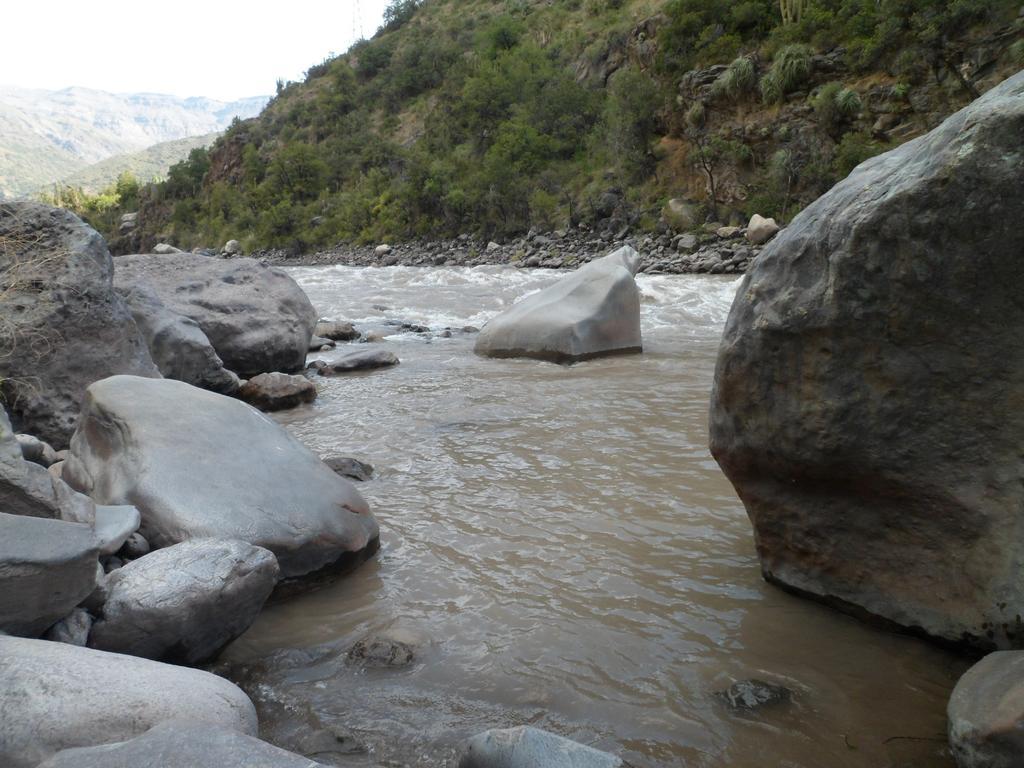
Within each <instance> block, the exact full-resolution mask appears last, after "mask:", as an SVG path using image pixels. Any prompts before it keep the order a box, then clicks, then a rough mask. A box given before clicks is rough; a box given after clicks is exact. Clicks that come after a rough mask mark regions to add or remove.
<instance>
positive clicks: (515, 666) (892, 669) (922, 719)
mask: <svg viewBox="0 0 1024 768" xmlns="http://www.w3.org/2000/svg"><path fill="white" fill-rule="evenodd" d="M293 275H294V276H295V277H296V279H298V280H299V282H300V283H301V284H302V285H303V287H304V288H305V289H306V290H307V292H308V293H309V295H310V298H311V299H312V301H313V303H314V305H315V306H316V307H317V308H318V310H319V311H320V312H321V313H322V314H323V315H324V316H325V317H331V318H337V319H350V320H356V321H359V324H360V326H361V327H363V328H368V327H380V328H384V329H385V330H390V331H393V330H394V329H393V328H388V327H387V326H384V325H383V324H384V323H385V322H386V321H388V320H399V321H411V322H416V323H422V324H424V325H428V326H430V327H432V328H433V329H435V330H440V329H442V328H444V327H445V326H452V327H461V326H464V325H467V324H473V325H477V326H479V325H482V324H483V322H484V321H485V320H486V318H487V317H489V316H491V315H493V314H494V313H495V312H497V311H499V310H500V309H501V308H502V307H505V306H508V305H509V304H510V303H511V302H513V301H514V300H516V299H517V298H520V297H521V296H523V295H524V294H526V293H528V292H530V291H532V290H536V289H539V288H541V287H543V286H544V285H547V284H549V283H550V282H551V281H552V280H554V279H556V278H557V277H558V275H557V273H552V272H550V271H532V272H531V271H516V270H513V269H508V268H499V267H487V268H477V269H472V270H470V269H456V268H451V269H449V268H438V269H429V270H422V269H421V270H416V269H412V268H402V267H393V268H385V269H355V268H343V267H325V268H302V269H295V270H293ZM639 283H640V286H641V290H642V293H643V330H644V343H645V347H646V351H645V353H644V354H643V355H642V356H630V357H624V358H615V359H607V360H599V361H592V362H588V363H584V364H581V365H577V366H573V367H560V366H556V365H550V364H546V363H539V362H532V361H522V360H501V361H497V360H486V359H480V358H477V357H475V356H474V355H473V353H472V344H473V337H472V336H471V335H464V334H461V333H456V334H454V335H453V337H452V338H450V339H444V338H436V337H434V338H430V339H427V338H424V337H423V336H417V335H415V334H405V335H402V334H399V335H397V336H392V337H391V338H390V339H389V340H388V341H387V342H385V343H387V344H388V345H389V347H390V348H391V349H393V350H394V351H395V352H396V353H397V354H398V356H399V357H400V358H401V360H402V364H401V365H400V366H398V367H397V368H394V369H390V370H386V371H380V372H372V373H367V374H363V375H357V376H352V377H348V378H337V379H323V380H321V381H320V382H319V384H320V398H319V400H318V401H317V402H316V403H315V404H314V405H312V406H309V407H306V408H303V409H300V410H297V411H293V412H290V413H288V414H287V415H285V416H282V417H281V420H282V421H283V422H284V423H286V424H287V425H288V427H289V428H290V429H292V430H293V431H294V432H295V433H296V434H297V435H299V436H300V437H301V438H302V439H303V440H304V441H305V442H306V443H307V444H308V445H310V446H311V447H312V448H313V449H314V450H316V451H318V452H319V453H321V454H325V455H326V454H340V455H348V456H356V457H358V458H361V459H363V460H366V461H369V462H371V463H372V464H374V465H375V466H376V468H377V477H376V478H375V479H374V480H373V481H371V482H369V483H365V484H363V485H361V486H360V489H361V491H362V492H363V493H364V495H365V496H366V497H367V498H368V500H369V501H370V502H371V504H372V505H373V508H374V512H375V514H376V515H377V518H378V520H379V521H380V526H381V531H382V536H381V542H382V548H381V552H380V554H379V555H378V556H377V557H376V558H375V559H374V560H372V561H371V562H369V563H367V564H366V565H364V566H363V567H362V568H361V569H360V570H358V571H357V572H355V573H354V574H352V575H350V576H349V577H347V578H345V579H344V580H342V581H340V582H338V583H336V584H334V585H331V586H329V587H326V588H323V589H321V590H318V591H315V592H312V593H309V594H306V595H303V596H299V597H293V598H289V599H287V600H283V601H279V602H277V603H275V604H273V605H271V606H270V607H268V608H267V609H266V610H265V611H264V612H263V614H262V615H261V616H260V618H259V619H258V620H257V622H256V624H255V625H254V627H253V628H252V629H251V630H250V631H249V632H248V633H247V634H246V635H245V636H244V637H242V638H241V639H240V640H239V641H237V642H236V643H235V644H234V645H233V646H232V647H231V649H229V651H228V653H227V658H228V659H229V660H231V661H236V662H244V661H251V660H254V659H259V658H261V657H264V656H266V655H267V654H270V653H272V652H274V651H277V650H279V649H295V648H309V647H312V646H321V648H320V649H319V651H330V652H329V653H319V652H318V653H317V654H315V655H309V656H308V657H307V656H302V655H299V656H298V657H296V655H295V654H291V655H289V654H285V655H282V656H278V657H277V658H278V660H277V661H274V662H272V663H271V664H270V665H269V666H270V671H269V672H267V673H265V674H263V675H261V676H260V677H259V678H258V680H259V683H260V695H261V696H262V697H264V698H265V699H267V700H277V701H283V702H287V703H288V704H289V706H292V707H293V708H294V707H298V708H300V709H301V708H304V707H308V708H309V709H310V710H311V711H313V712H314V713H316V715H317V716H319V718H320V719H321V720H322V721H323V722H324V723H327V724H329V725H332V726H336V727H341V728H345V729H347V730H348V731H350V732H351V733H352V735H353V737H354V739H355V740H356V741H357V742H358V743H359V744H361V745H363V746H364V747H365V749H366V753H365V754H362V755H358V754H357V755H355V756H352V757H349V758H348V762H345V763H344V764H345V765H393V766H405V765H408V766H442V765H447V764H449V761H450V758H451V755H452V754H453V749H454V745H455V744H457V742H458V741H459V740H460V739H462V738H464V737H466V736H468V735H471V734H472V733H476V732H478V731H480V730H483V729H485V728H490V727H504V726H509V725H513V724H522V723H530V724H534V725H537V726H539V727H543V728H547V729H550V730H553V731H557V732H560V733H563V734H566V735H568V736H571V737H572V738H575V739H577V740H579V741H583V742H585V743H588V744H592V745H594V746H597V747H599V748H602V749H607V750H610V751H613V752H616V753H618V754H620V755H622V756H623V757H624V758H625V759H627V760H629V761H630V762H632V763H633V764H634V765H636V766H638V767H639V766H684V765H685V766H730V767H731V768H754V767H755V766H756V767H757V768H764V766H793V767H799V768H822V767H826V766H827V767H829V768H841V767H844V766H849V767H851V768H853V767H855V766H856V767H858V768H859V767H862V766H863V767H867V766H870V767H871V768H880V767H883V766H915V767H917V766H936V767H940V766H941V767H943V768H948V767H949V766H951V765H952V762H951V760H950V759H949V758H948V756H947V755H946V751H945V747H944V743H943V742H944V732H945V704H946V699H947V697H948V695H949V691H950V689H951V688H952V686H953V684H954V682H955V680H956V678H957V677H958V675H959V674H960V672H962V671H963V669H965V667H966V663H965V662H963V661H962V660H959V659H957V658H956V657H954V656H951V655H949V654H947V653H945V652H943V651H940V650H937V649H935V648H933V647H930V646H929V645H927V644H925V643H923V642H921V641H919V640H915V639H911V638H908V637H903V636H899V635H894V634H889V633H885V632H882V631H879V630H877V629H874V628H870V627H866V626H864V625H862V624H860V623H858V622H856V621H854V620H852V619H850V618H847V617H845V616H842V615H840V614H837V613H834V612H832V611H831V610H829V609H827V608H824V607H821V606H819V605H816V604H813V603H810V602H806V601H803V600H799V599H797V598H794V597H791V596H789V595H787V594H784V593H782V592H781V591H779V590H777V589H775V588H773V587H770V586H768V585H766V584H765V583H763V582H762V580H761V577H760V572H759V569H758V564H757V559H756V556H755V553H754V547H753V540H752V536H751V529H750V525H749V522H748V520H747V518H746V515H745V513H744V511H743V508H742V506H741V505H740V503H739V501H738V500H737V498H736V496H735V494H734V492H733V490H732V487H731V486H730V485H729V483H728V481H727V480H726V479H725V478H724V476H723V475H722V474H721V472H720V471H719V469H718V467H717V465H716V464H715V462H714V461H713V460H712V459H711V457H710V455H709V454H708V450H707V447H706V446H707V407H708V394H709V391H710V387H711V380H712V374H713V369H714V359H715V353H716V349H717V345H718V339H719V335H720V332H721V327H722V324H723V323H724V321H725V318H726V315H727V314H728V308H729V304H730V302H731V299H732V295H733V293H734V291H735V288H736V280H735V278H719V277H713V276H663V277H662V276H641V278H640V280H639ZM374 305H382V306H385V307H387V309H384V310H382V309H374V308H373V306H374ZM319 356H321V357H324V358H325V359H329V358H330V356H331V355H329V354H321V355H319ZM394 629H400V630H403V631H406V632H409V633H412V634H413V635H415V636H418V637H419V638H421V639H422V641H423V643H422V645H421V647H420V648H419V650H418V656H417V658H416V661H415V663H414V664H413V665H412V666H410V667H407V668H405V669H394V670H392V669H384V670H380V669H365V668H363V667H360V666H358V665H354V664H352V663H349V662H347V661H346V659H345V656H344V653H342V652H344V651H345V650H347V649H348V648H349V647H350V646H351V645H352V644H353V643H354V642H355V641H357V640H359V639H360V638H362V637H365V636H367V635H368V634H373V633H375V632H381V631H386V630H394ZM751 677H753V678H759V679H762V680H767V681H770V682H775V683H779V684H782V685H785V686H787V687H788V688H790V689H791V690H792V691H793V692H794V699H793V702H792V703H791V704H789V705H782V706H779V707H776V708H774V709H767V710H764V711H763V712H762V713H760V714H758V715H756V716H746V717H742V716H738V715H735V714H731V713H730V712H729V711H727V710H726V708H725V707H724V706H723V705H722V704H721V702H720V701H719V700H718V699H717V698H716V697H714V696H713V695H712V694H713V692H714V691H717V690H721V689H723V688H725V687H727V686H728V685H729V684H730V683H732V682H733V681H735V680H742V679H745V678H751ZM269 725H273V724H269Z"/></svg>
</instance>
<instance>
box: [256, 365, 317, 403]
mask: <svg viewBox="0 0 1024 768" xmlns="http://www.w3.org/2000/svg"><path fill="white" fill-rule="evenodd" d="M238 397H239V398H240V399H242V400H244V401H245V402H247V403H249V405H252V406H255V407H256V408H259V409H260V410H261V411H282V410H285V409H286V408H295V407H296V406H298V405H302V404H303V403H312V402H313V401H314V400H316V384H314V383H313V382H312V381H310V380H309V379H307V378H306V377H305V376H293V375H291V374H289V373H261V374H260V375H259V376H253V377H252V378H251V379H249V380H248V381H247V382H245V384H244V385H243V386H242V388H241V389H239V390H238Z"/></svg>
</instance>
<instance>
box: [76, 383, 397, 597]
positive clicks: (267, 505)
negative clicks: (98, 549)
mask: <svg viewBox="0 0 1024 768" xmlns="http://www.w3.org/2000/svg"><path fill="white" fill-rule="evenodd" d="M197 457H199V460H197ZM64 477H65V478H66V479H67V480H68V482H70V483H71V484H72V485H73V486H75V487H77V488H79V489H80V490H82V491H83V492H84V493H88V494H89V495H90V496H92V497H93V498H94V499H96V500H98V501H100V502H104V503H113V504H134V505H135V506H136V507H137V508H138V509H139V511H140V512H141V513H142V526H141V528H140V532H141V533H142V535H143V536H145V538H146V539H147V540H148V541H149V542H150V544H152V545H153V546H154V548H160V547H167V546H170V545H171V544H176V543H178V542H180V541H186V540H189V539H198V538H220V539H239V540H241V541H247V542H249V543H250V544H255V545H257V546H261V547H264V548H266V549H269V550H270V551H271V552H273V553H274V554H275V555H276V556H277V559H278V562H279V563H280V565H281V573H282V576H284V577H292V576H300V575H302V574H306V573H309V572H312V571H315V570H318V569H320V568H323V567H325V566H329V565H332V564H334V563H336V562H337V561H339V560H340V559H342V558H343V556H345V555H348V554H353V553H359V554H368V553H369V552H372V550H373V549H375V547H376V542H377V534H378V531H377V523H376V521H375V520H374V519H373V516H372V515H371V514H370V511H369V507H368V505H367V504H366V502H365V501H364V500H363V498H362V497H361V496H360V495H359V493H358V491H356V490H355V487H354V486H353V485H352V483H350V482H349V481H347V480H345V479H343V478H341V477H338V476H337V475H336V474H335V473H334V472H332V471H331V470H330V468H329V467H327V466H326V465H325V464H324V463H323V462H322V461H320V459H319V458H317V457H316V456H315V455H314V454H313V453H311V452H310V451H309V450H308V449H307V448H306V447H305V446H304V445H302V444H301V443H300V442H299V441H298V440H296V439H295V438H294V437H292V435H291V434H290V433H288V431H287V430H285V429H283V428H282V427H281V426H279V425H278V424H276V423H275V422H274V421H272V420H271V419H270V418H268V417H267V416H265V415H264V414H262V413H260V412H259V411H257V410H256V409H254V408H252V407H250V406H248V405H246V404H245V403H242V402H240V401H238V400H234V399H232V398H229V397H224V396H223V395H217V394H215V393H213V392H207V391H205V390H201V389H197V388H196V387H191V386H189V385H188V384H184V383H182V382H180V381H172V380H170V379H163V380H148V379H142V378H139V377H134V376H114V377H112V378H109V379H105V380H103V381H100V382H97V383H95V384H93V385H92V386H91V387H89V390H88V392H87V394H86V399H85V403H84V404H83V409H82V419H81V422H80V423H79V427H78V430H77V431H76V432H75V436H74V438H73V439H72V443H71V454H70V456H69V457H68V459H67V461H66V462H65V467H64ZM346 559H347V558H346Z"/></svg>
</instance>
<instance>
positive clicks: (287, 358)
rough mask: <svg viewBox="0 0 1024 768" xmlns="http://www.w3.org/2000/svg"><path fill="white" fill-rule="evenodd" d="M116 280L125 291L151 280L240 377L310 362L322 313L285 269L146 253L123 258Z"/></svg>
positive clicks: (162, 298)
mask: <svg viewBox="0 0 1024 768" xmlns="http://www.w3.org/2000/svg"><path fill="white" fill-rule="evenodd" d="M114 280H115V282H116V285H117V287H118V290H121V291H128V290H129V289H130V288H131V287H133V286H148V287H149V288H150V289H152V290H153V291H154V292H155V293H156V295H157V296H158V297H159V299H160V301H161V302H163V304H164V306H165V307H167V309H169V310H171V311H172V312H174V313H176V314H179V315H184V316H185V317H188V318H191V319H192V320H194V321H195V322H196V323H198V324H199V327H200V328H201V329H202V331H203V333H205V334H206V337H207V338H208V339H209V340H210V343H211V344H213V348H214V349H215V350H216V352H217V355H219V356H220V359H221V360H222V361H223V362H224V366H225V367H226V368H228V369H229V370H232V371H234V372H235V373H237V374H238V375H239V376H243V377H246V378H247V377H249V376H255V375H257V374H260V373H268V372H271V371H285V372H290V371H296V370H300V369H301V368H302V366H303V365H304V364H305V361H306V351H307V350H308V348H309V340H310V338H311V337H312V335H313V329H314V327H316V320H317V314H316V311H315V310H314V309H313V305H312V304H310V303H309V299H308V298H307V297H306V294H305V293H303V291H302V289H301V288H300V287H299V286H298V284H297V283H296V282H295V281H294V280H292V279H291V278H290V277H289V276H288V275H287V274H285V273H284V272H283V271H281V270H280V269H275V268H273V267H267V266H264V265H263V264H260V262H258V261H256V260H255V259H246V258H240V259H228V260H225V259H218V258H216V257H212V256H202V255H199V254H194V253H172V254H166V255H153V254H142V255H136V256H120V257H118V259H117V271H116V273H115V275H114Z"/></svg>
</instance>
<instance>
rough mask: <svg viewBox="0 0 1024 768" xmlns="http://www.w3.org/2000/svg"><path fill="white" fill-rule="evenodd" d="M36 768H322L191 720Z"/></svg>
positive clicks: (67, 753) (65, 755)
mask: <svg viewBox="0 0 1024 768" xmlns="http://www.w3.org/2000/svg"><path fill="white" fill-rule="evenodd" d="M39 768H324V766H323V765H322V764H321V763H317V762H314V761H312V760H310V759H309V758H308V757H302V756H301V755H296V754H295V753H293V752H287V751H285V750H283V749H280V748H278V747H275V746H273V745H272V744H268V743H267V742H265V741H260V740H259V739H257V738H254V737H252V736H247V735H245V734H243V733H239V732H238V731H234V730H229V729H226V728H221V727H218V726H215V725H209V724H207V723H201V722H197V721H195V720H172V721H167V722H164V723H160V724H159V725H155V726H153V727H152V728H150V729H149V730H148V731H146V732H145V733H144V734H142V735H141V736H136V737H135V738H134V739H129V740H128V741H120V742H116V743H114V744H104V745H102V746H95V747H79V748H76V749H67V750H63V751H61V752H58V753H57V754H56V755H54V756H53V757H51V758H50V759H49V760H47V761H46V762H44V763H42V764H41V765H40V766H39Z"/></svg>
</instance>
